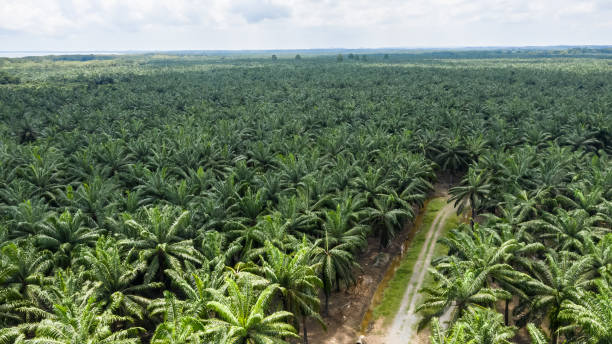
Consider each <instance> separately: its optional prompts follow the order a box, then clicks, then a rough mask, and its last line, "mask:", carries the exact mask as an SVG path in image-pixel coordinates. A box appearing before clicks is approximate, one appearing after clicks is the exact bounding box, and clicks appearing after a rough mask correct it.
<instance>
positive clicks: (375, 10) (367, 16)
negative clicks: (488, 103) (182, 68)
mask: <svg viewBox="0 0 612 344" xmlns="http://www.w3.org/2000/svg"><path fill="white" fill-rule="evenodd" d="M610 18H612V3H611V1H610V0H586V1H581V0H381V1H371V0H129V1H126V0H0V50H18V49H41V50H42V49H54V50H57V49H228V48H229V49H241V48H244V49H254V48H262V49H263V48H317V47H380V46H460V45H464V46H465V45H480V44H486V45H524V44H612V40H611V39H610V37H612V25H611V22H612V20H610Z"/></svg>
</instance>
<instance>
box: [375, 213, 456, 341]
mask: <svg viewBox="0 0 612 344" xmlns="http://www.w3.org/2000/svg"><path fill="white" fill-rule="evenodd" d="M454 211H455V209H454V207H453V206H452V205H451V204H447V205H445V206H444V207H443V208H442V209H441V210H440V211H439V212H438V214H437V215H436V217H435V218H434V221H433V222H432V224H431V226H430V227H429V229H428V232H427V237H426V239H425V243H424V244H423V246H422V247H421V251H420V252H419V256H418V259H417V261H416V262H415V266H414V269H413V271H414V272H415V273H414V274H413V275H412V276H411V278H410V281H409V282H408V287H407V288H406V291H405V292H404V297H403V299H402V303H401V305H400V308H399V310H398V312H397V314H396V316H395V318H394V319H393V323H392V324H391V325H390V326H389V327H388V329H387V330H386V331H385V334H384V335H374V336H372V337H370V338H367V343H368V344H369V343H385V344H400V343H401V344H405V343H416V342H421V339H422V338H415V337H413V336H415V334H416V332H415V329H416V326H417V323H418V321H419V320H420V318H419V316H418V315H417V314H416V312H415V310H416V307H417V306H418V302H419V300H420V295H419V293H418V291H419V289H421V287H422V286H423V281H424V280H425V277H426V276H427V269H428V268H429V266H430V263H431V260H432V258H433V255H434V251H435V247H436V242H437V241H438V238H439V237H440V235H441V234H442V232H443V229H444V226H445V224H446V220H447V218H448V217H449V215H451V214H452V213H453V212H454ZM419 337H421V336H419Z"/></svg>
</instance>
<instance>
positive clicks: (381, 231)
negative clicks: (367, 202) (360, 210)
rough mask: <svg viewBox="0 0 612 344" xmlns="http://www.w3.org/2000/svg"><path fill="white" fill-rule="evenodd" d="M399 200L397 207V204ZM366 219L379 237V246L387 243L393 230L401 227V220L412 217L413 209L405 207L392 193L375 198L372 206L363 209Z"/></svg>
mask: <svg viewBox="0 0 612 344" xmlns="http://www.w3.org/2000/svg"><path fill="white" fill-rule="evenodd" d="M398 202H399V206H400V207H399V208H398V207H397V204H398ZM365 212H366V214H367V215H366V216H367V221H368V222H369V223H370V224H371V226H372V228H373V230H374V231H375V232H377V233H378V236H379V238H380V248H383V247H386V246H388V245H389V243H390V242H391V240H392V239H393V237H394V236H395V232H396V231H397V230H398V229H401V227H402V225H403V222H404V221H406V220H412V219H413V218H414V211H413V210H412V208H410V207H407V206H406V204H404V202H403V201H401V200H399V198H398V197H394V196H392V195H389V196H386V197H384V196H383V197H382V199H381V198H375V199H374V200H373V207H368V208H366V209H365Z"/></svg>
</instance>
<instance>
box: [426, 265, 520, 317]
mask: <svg viewBox="0 0 612 344" xmlns="http://www.w3.org/2000/svg"><path fill="white" fill-rule="evenodd" d="M499 268H500V264H498V265H495V266H492V267H489V268H487V269H483V270H480V271H475V270H474V269H472V268H469V267H468V268H465V267H461V266H460V265H458V264H451V266H450V267H449V269H447V271H446V274H443V273H442V272H440V271H438V270H437V269H430V270H429V271H430V273H431V274H432V275H433V277H434V279H435V280H436V284H435V285H433V286H432V287H426V288H423V289H422V290H421V292H422V293H425V299H424V300H423V302H422V303H421V305H419V306H418V307H417V312H421V313H422V315H423V322H422V323H427V322H428V321H429V320H430V319H431V318H432V317H434V316H440V315H442V314H443V313H444V312H446V311H447V310H449V309H451V311H452V312H453V313H452V318H451V323H454V322H455V321H456V320H457V319H458V318H461V316H462V315H463V314H464V312H465V311H466V310H467V308H468V307H469V306H478V305H482V306H490V305H492V304H493V303H494V302H496V301H498V300H504V299H508V298H510V297H511V295H510V293H508V292H507V291H505V290H502V289H492V288H488V287H486V283H485V282H486V279H487V276H489V275H490V274H491V273H492V272H493V271H494V270H495V269H499Z"/></svg>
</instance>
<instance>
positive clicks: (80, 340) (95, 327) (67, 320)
mask: <svg viewBox="0 0 612 344" xmlns="http://www.w3.org/2000/svg"><path fill="white" fill-rule="evenodd" d="M126 320H128V319H126V318H123V317H119V316H116V315H113V314H112V313H110V312H103V311H102V307H101V305H100V304H99V303H97V302H96V301H95V300H94V299H92V298H90V299H88V300H87V301H85V302H84V303H80V304H76V303H75V304H72V305H60V304H56V305H54V312H53V317H52V318H50V319H44V320H42V321H41V322H39V323H38V324H36V325H35V328H36V334H35V337H34V338H32V339H26V340H24V341H23V343H24V344H27V343H32V344H34V343H54V344H107V343H108V344H111V343H112V344H115V343H122V344H137V343H140V339H139V338H138V337H137V335H138V334H140V332H141V331H142V329H141V328H139V327H129V328H126V329H117V328H113V327H112V325H113V324H114V323H116V322H118V321H126Z"/></svg>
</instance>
